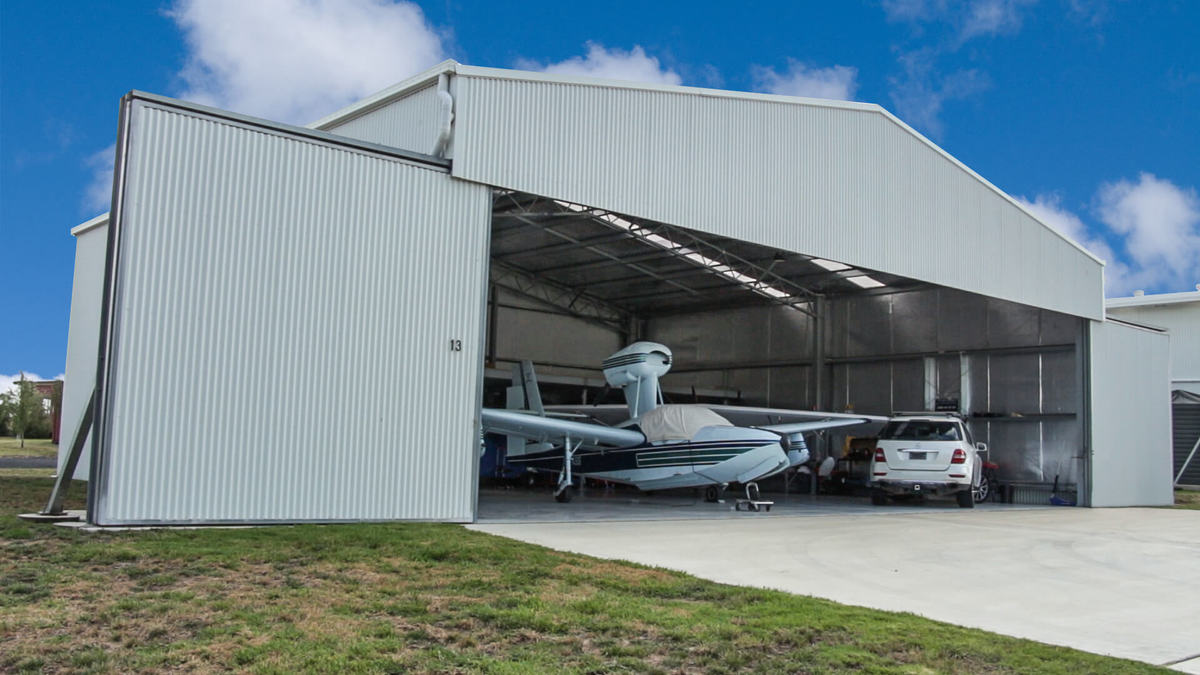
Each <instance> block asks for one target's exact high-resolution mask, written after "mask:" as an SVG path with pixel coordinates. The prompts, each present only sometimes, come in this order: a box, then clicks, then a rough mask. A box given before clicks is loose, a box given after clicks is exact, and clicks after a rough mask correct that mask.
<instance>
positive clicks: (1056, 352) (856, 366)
mask: <svg viewBox="0 0 1200 675" xmlns="http://www.w3.org/2000/svg"><path fill="white" fill-rule="evenodd" d="M1081 321H1082V319H1078V318H1076V317H1071V316H1068V315H1065V314H1058V313H1055V312H1050V311H1047V310H1039V309H1036V308H1033V307H1027V306H1024V305H1017V304H1015V303H1010V302H1005V301H1002V300H996V299H992V298H986V297H983V296H978V295H971V294H969V293H964V292H962V291H955V290H951V289H945V288H941V289H925V290H918V291H911V292H905V293H890V294H885V295H866V296H860V297H854V296H847V297H840V298H834V299H831V300H829V302H828V308H827V320H826V324H825V326H826V328H825V331H824V340H825V350H824V353H825V359H826V367H825V374H824V377H823V378H822V389H823V391H822V393H821V396H820V398H819V400H816V399H814V397H813V394H814V392H813V382H812V367H811V365H810V364H811V361H812V341H811V333H810V331H811V323H810V319H809V318H808V317H807V316H805V315H803V314H801V313H800V312H796V311H794V310H790V309H787V308H782V307H757V308H745V309H736V310H726V311H720V312H705V313H701V314H693V315H684V316H674V317H666V318H661V319H652V320H650V321H648V322H647V336H648V337H649V338H650V339H653V340H657V341H660V342H663V343H665V344H667V345H670V346H671V348H672V350H673V352H674V354H675V365H674V367H673V369H672V372H671V373H670V374H668V375H667V377H666V378H664V383H666V384H668V385H672V386H676V387H687V386H697V387H709V388H726V389H734V390H737V391H740V392H741V393H742V396H743V399H744V401H745V402H746V403H748V404H752V405H766V406H775V407H784V408H818V409H825V410H834V411H842V410H857V411H859V412H864V413H871V414H877V415H890V414H891V413H892V412H894V411H903V410H928V409H932V408H933V406H934V404H935V402H936V399H939V398H942V399H956V400H958V401H959V402H960V405H961V409H962V410H963V411H964V412H965V413H967V414H968V415H970V416H971V417H970V424H971V429H972V432H973V433H974V434H975V436H976V437H977V439H978V440H980V441H984V442H986V443H988V445H989V448H990V450H991V454H990V455H989V459H990V460H991V461H993V462H996V463H997V464H999V465H1000V469H999V475H1000V477H1001V479H1002V480H1006V481H1028V482H1045V483H1049V482H1051V481H1053V480H1054V478H1055V476H1059V477H1060V480H1061V482H1062V483H1063V484H1067V483H1071V484H1076V483H1079V482H1080V481H1081V480H1082V478H1083V475H1082V472H1083V463H1082V461H1081V457H1082V450H1083V418H1082V415H1081V414H1080V412H1081V409H1082V407H1083V405H1084V403H1083V397H1082V394H1081V393H1080V387H1079V376H1078V366H1077V356H1076V350H1075V343H1076V340H1077V338H1078V335H1079V331H1080V330H1081V326H1080V322H1081ZM964 387H965V390H964Z"/></svg>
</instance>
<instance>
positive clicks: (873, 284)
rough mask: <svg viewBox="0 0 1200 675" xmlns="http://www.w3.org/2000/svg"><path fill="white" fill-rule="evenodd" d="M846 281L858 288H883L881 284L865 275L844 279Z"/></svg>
mask: <svg viewBox="0 0 1200 675" xmlns="http://www.w3.org/2000/svg"><path fill="white" fill-rule="evenodd" d="M846 281H849V282H850V283H852V284H854V285H855V286H858V287H859V288H880V287H882V286H884V284H883V283H881V282H878V281H876V280H874V279H872V278H871V277H869V276H867V275H865V274H864V275H862V276H857V277H846Z"/></svg>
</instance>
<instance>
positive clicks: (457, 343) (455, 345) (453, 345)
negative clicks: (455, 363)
mask: <svg viewBox="0 0 1200 675" xmlns="http://www.w3.org/2000/svg"><path fill="white" fill-rule="evenodd" d="M450 351H452V352H461V351H462V340H451V341H450Z"/></svg>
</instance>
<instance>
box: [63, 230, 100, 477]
mask: <svg viewBox="0 0 1200 675" xmlns="http://www.w3.org/2000/svg"><path fill="white" fill-rule="evenodd" d="M85 225H86V224H85ZM75 232H76V234H75V276H74V279H73V280H72V282H71V323H70V327H69V328H68V330H67V370H66V382H64V383H63V399H62V442H61V443H59V446H58V466H59V468H60V469H61V468H62V466H63V465H64V464H66V462H67V453H69V452H70V451H71V443H72V441H74V440H75V430H76V429H77V428H78V427H79V421H80V420H81V419H83V413H84V406H86V405H87V402H88V399H90V398H91V396H92V388H93V387H94V386H95V384H96V345H97V343H98V341H99V339H100V304H101V301H102V300H103V297H102V296H103V294H104V260H105V257H106V256H105V252H106V251H107V249H108V219H107V218H105V219H104V221H103V222H102V223H99V222H98V223H93V224H92V226H91V227H87V228H84V227H83V226H80V227H79V228H76V230H75ZM88 437H89V439H90V437H91V433H90V432H89V433H88ZM90 447H91V445H90V444H89V445H85V446H84V452H83V454H82V455H81V456H80V458H79V464H77V465H76V467H75V476H74V478H76V479H80V480H87V477H88V471H89V470H90V467H91V453H89V452H87V448H90Z"/></svg>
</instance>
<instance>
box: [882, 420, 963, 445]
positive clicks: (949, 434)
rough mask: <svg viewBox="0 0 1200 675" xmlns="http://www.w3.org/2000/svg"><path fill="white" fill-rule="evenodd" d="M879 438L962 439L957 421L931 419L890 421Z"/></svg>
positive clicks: (917, 439) (905, 439)
mask: <svg viewBox="0 0 1200 675" xmlns="http://www.w3.org/2000/svg"><path fill="white" fill-rule="evenodd" d="M879 440H881V441H885V440H894V441H961V440H962V432H960V431H959V428H958V423H957V422H934V421H931V420H895V421H892V422H888V423H887V426H885V427H884V428H883V431H882V432H880V433H879Z"/></svg>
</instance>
